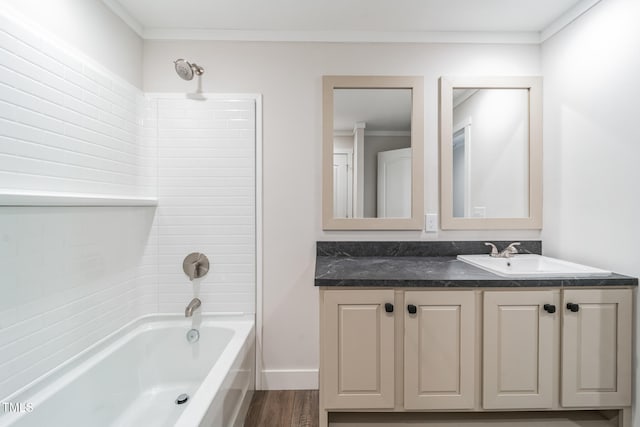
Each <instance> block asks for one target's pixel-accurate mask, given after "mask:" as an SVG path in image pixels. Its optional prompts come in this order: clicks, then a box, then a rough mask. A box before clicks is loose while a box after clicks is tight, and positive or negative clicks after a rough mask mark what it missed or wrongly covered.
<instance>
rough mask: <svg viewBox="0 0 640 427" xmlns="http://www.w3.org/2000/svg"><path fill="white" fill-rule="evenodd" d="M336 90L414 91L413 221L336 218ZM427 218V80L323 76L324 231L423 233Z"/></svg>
mask: <svg viewBox="0 0 640 427" xmlns="http://www.w3.org/2000/svg"><path fill="white" fill-rule="evenodd" d="M334 89H411V103H412V108H411V155H412V158H411V172H412V173H411V175H412V176H411V217H410V218H335V217H334V216H333V145H334V141H333V138H334V131H333V92H334ZM423 215H424V78H423V77H422V76H323V78H322V229H323V230H422V228H423Z"/></svg>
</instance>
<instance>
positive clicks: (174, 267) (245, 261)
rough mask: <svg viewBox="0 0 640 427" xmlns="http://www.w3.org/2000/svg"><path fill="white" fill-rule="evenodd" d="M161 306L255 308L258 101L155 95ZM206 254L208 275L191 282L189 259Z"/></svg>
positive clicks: (247, 310) (220, 309)
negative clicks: (195, 301)
mask: <svg viewBox="0 0 640 427" xmlns="http://www.w3.org/2000/svg"><path fill="white" fill-rule="evenodd" d="M154 104H155V107H156V108H157V116H156V117H157V129H158V177H159V178H158V198H159V207H158V214H157V233H158V237H157V244H158V249H157V250H158V311H160V312H170V313H171V312H181V311H184V308H185V306H186V305H187V303H188V302H189V301H190V300H191V298H193V297H194V295H197V296H199V297H200V299H201V300H202V309H203V310H204V311H215V312H244V313H253V312H254V311H255V302H254V301H255V283H256V281H255V268H256V267H255V266H256V259H255V256H256V254H255V236H256V231H255V230H256V229H255V223H256V206H255V188H256V186H255V178H256V177H255V170H256V168H255V140H256V121H255V117H256V111H255V108H256V105H255V100H254V99H248V98H243V97H231V98H229V97H224V96H212V97H207V99H204V98H203V99H201V100H193V99H185V98H184V96H182V97H181V98H175V97H173V98H168V97H161V96H160V97H158V98H156V99H155V100H154ZM191 252H202V253H204V254H205V255H207V257H208V258H209V261H210V264H211V267H210V271H209V273H208V274H207V275H206V276H205V277H204V278H202V279H200V280H196V281H195V283H193V284H192V283H190V282H189V280H188V278H187V276H186V275H185V274H184V272H183V270H182V262H183V259H184V257H185V256H186V255H187V254H189V253H191Z"/></svg>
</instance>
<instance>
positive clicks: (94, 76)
mask: <svg viewBox="0 0 640 427" xmlns="http://www.w3.org/2000/svg"><path fill="white" fill-rule="evenodd" d="M52 40H53V39H51V38H50V37H47V36H46V35H44V34H43V33H41V32H39V31H38V30H33V29H30V28H29V27H27V26H25V25H24V24H23V23H21V22H20V21H19V20H17V19H14V18H12V17H10V16H8V15H5V14H0V191H16V190H21V191H44V192H64V193H91V194H97V195H118V196H141V195H145V196H149V195H151V196H152V195H154V194H155V188H154V186H155V183H156V177H155V157H154V156H153V155H152V154H153V153H154V152H155V147H152V146H151V145H150V144H148V143H149V142H151V139H149V138H143V128H142V120H141V118H142V117H143V111H144V108H145V105H146V99H145V97H144V94H143V93H142V92H141V91H140V90H138V89H136V88H135V87H133V86H131V85H129V84H127V83H126V82H123V81H122V80H121V79H119V78H118V77H116V76H114V75H113V74H112V73H110V72H108V71H106V70H104V69H102V68H101V67H100V66H99V65H96V64H93V63H92V62H91V61H90V60H88V59H87V58H84V57H83V56H82V55H78V54H75V53H74V52H73V50H72V49H69V48H67V47H66V46H64V45H62V44H61V43H57V42H55V41H52ZM153 217H154V208H152V207H146V208H143V207H110V208H106V207H7V206H2V207H0V398H2V397H4V396H7V395H8V394H10V393H12V392H13V391H16V390H17V389H18V388H20V387H22V386H24V385H26V384H27V383H29V382H30V381H32V380H34V379H35V378H37V377H39V376H40V375H42V374H43V373H45V372H47V371H48V370H50V369H52V368H53V367H55V366H57V365H59V364H60V363H62V362H64V361H66V360H67V359H69V358H70V357H72V356H73V355H75V354H77V353H78V352H79V351H81V350H83V349H85V348H86V347H87V346H89V345H91V344H92V343H94V342H96V341H97V340H99V339H100V338H102V337H104V336H106V335H107V334H109V333H110V332H113V331H114V330H115V329H117V328H118V327H120V326H122V325H124V324H125V323H127V322H128V321H130V320H131V319H133V318H135V317H136V316H138V315H140V314H141V313H143V312H146V311H147V310H148V309H149V307H150V306H149V305H148V304H147V303H146V302H147V301H148V299H150V296H149V295H145V294H144V293H143V292H142V291H141V289H140V288H139V287H138V286H137V285H138V282H139V281H140V280H141V279H140V278H141V277H142V276H143V274H144V273H145V272H146V271H148V270H149V269H150V268H149V267H148V265H149V264H154V261H155V259H153V258H151V259H150V257H149V255H145V252H144V251H145V246H146V242H147V239H148V238H149V234H150V228H151V224H152V222H153ZM150 256H151V257H153V256H154V254H153V253H151V254H150ZM151 269H155V267H151ZM151 299H152V300H153V298H152V297H151Z"/></svg>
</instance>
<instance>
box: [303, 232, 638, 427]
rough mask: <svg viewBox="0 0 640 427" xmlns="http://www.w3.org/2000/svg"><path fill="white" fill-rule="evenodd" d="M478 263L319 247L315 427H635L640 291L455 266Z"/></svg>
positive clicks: (447, 248) (413, 250)
mask: <svg viewBox="0 0 640 427" xmlns="http://www.w3.org/2000/svg"><path fill="white" fill-rule="evenodd" d="M498 244H499V245H501V246H502V247H505V246H506V245H507V244H508V242H498ZM520 252H525V253H527V252H528V253H533V254H536V253H537V254H540V252H541V244H540V242H538V241H530V242H522V246H521V247H520ZM481 253H487V249H486V247H485V246H484V244H483V242H318V248H317V255H318V257H317V262H316V278H315V285H316V286H319V287H320V426H328V425H329V422H330V423H331V425H332V426H343V425H344V426H351V425H358V426H366V425H372V426H373V425H378V426H379V425H381V424H380V422H382V423H383V425H385V426H405V425H411V426H414V427H415V426H440V425H445V424H448V425H451V423H453V424H454V425H460V426H463V425H493V424H494V423H497V422H503V423H504V422H507V423H508V424H507V425H523V426H524V425H541V423H543V422H544V424H545V425H552V426H556V425H557V426H565V425H567V426H569V425H587V424H588V425H589V426H600V425H602V426H620V427H630V426H631V409H630V407H631V384H632V348H633V347H632V342H633V338H632V319H633V301H634V289H635V287H636V286H637V279H635V278H631V277H627V276H622V275H619V274H615V273H612V274H610V275H606V276H598V277H593V276H589V275H585V276H581V277H566V276H565V277H553V276H549V277H523V278H519V277H517V276H516V277H503V276H499V275H496V274H493V273H491V272H489V271H486V270H483V269H479V268H477V267H475V266H472V265H469V264H467V263H464V262H462V261H459V260H457V259H456V256H457V255H459V254H481ZM516 257H517V255H516ZM543 420H544V421H543ZM585 423H586V424H585Z"/></svg>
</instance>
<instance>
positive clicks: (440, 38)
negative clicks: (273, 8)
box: [143, 28, 540, 44]
mask: <svg viewBox="0 0 640 427" xmlns="http://www.w3.org/2000/svg"><path fill="white" fill-rule="evenodd" d="M143 37H144V38H145V39H147V40H216V41H266V42H328V43H474V44H475V43H477V44H496V43H497V44H538V43H539V42H540V33H538V32H501V31H494V32H489V31H486V32H485V31H476V32H472V31H424V32H415V31H249V30H212V29H185V28H175V29H166V28H146V29H145V30H144V32H143Z"/></svg>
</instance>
